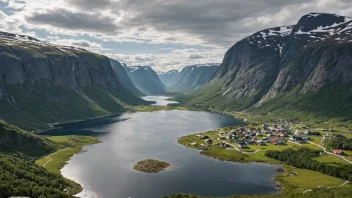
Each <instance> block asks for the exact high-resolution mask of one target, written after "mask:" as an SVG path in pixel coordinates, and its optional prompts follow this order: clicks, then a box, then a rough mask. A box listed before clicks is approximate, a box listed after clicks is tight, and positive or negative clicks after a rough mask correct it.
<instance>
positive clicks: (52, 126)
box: [33, 112, 127, 135]
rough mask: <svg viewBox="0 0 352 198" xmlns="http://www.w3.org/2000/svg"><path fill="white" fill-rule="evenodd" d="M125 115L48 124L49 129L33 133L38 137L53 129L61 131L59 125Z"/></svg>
mask: <svg viewBox="0 0 352 198" xmlns="http://www.w3.org/2000/svg"><path fill="white" fill-rule="evenodd" d="M124 113H127V112H124ZM124 113H117V114H111V115H104V116H98V117H92V118H88V119H82V120H72V121H67V122H57V123H48V126H49V127H50V128H49V129H41V130H39V131H33V133H34V134H37V135H41V133H45V132H48V131H51V130H53V129H59V128H60V127H58V125H64V124H74V123H79V122H88V121H92V120H95V119H103V118H108V117H115V116H119V115H122V114H124Z"/></svg>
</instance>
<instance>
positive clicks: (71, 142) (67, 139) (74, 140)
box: [35, 136, 99, 173]
mask: <svg viewBox="0 0 352 198" xmlns="http://www.w3.org/2000/svg"><path fill="white" fill-rule="evenodd" d="M49 139H50V140H52V141H54V142H60V143H62V144H64V145H66V146H67V147H66V148H64V149H62V150H59V151H57V152H55V153H53V154H51V155H49V156H46V157H42V158H40V159H38V160H36V161H35V163H36V164H37V165H38V166H44V165H45V166H44V168H46V169H47V170H49V171H51V172H56V173H60V169H61V168H63V167H64V166H65V164H66V161H68V160H69V159H70V158H71V157H72V156H73V155H74V154H76V153H78V152H80V151H81V150H82V147H83V146H86V145H90V144H96V143H99V140H98V139H97V138H94V137H88V136H55V137H49Z"/></svg>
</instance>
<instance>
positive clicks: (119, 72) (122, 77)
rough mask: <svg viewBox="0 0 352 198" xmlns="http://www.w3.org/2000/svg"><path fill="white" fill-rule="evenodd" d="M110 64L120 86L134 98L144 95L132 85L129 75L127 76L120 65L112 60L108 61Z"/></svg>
mask: <svg viewBox="0 0 352 198" xmlns="http://www.w3.org/2000/svg"><path fill="white" fill-rule="evenodd" d="M110 64H111V67H112V69H113V70H114V72H115V74H116V76H117V78H118V79H119V81H120V83H121V85H122V86H123V87H124V88H126V89H127V90H129V91H131V92H132V93H133V94H134V95H136V96H144V94H143V93H142V92H141V91H140V90H139V89H137V88H136V87H135V86H134V85H133V83H132V81H131V79H130V77H129V75H128V74H127V72H126V70H125V68H124V67H123V66H122V65H121V63H119V62H118V61H116V60H114V59H110Z"/></svg>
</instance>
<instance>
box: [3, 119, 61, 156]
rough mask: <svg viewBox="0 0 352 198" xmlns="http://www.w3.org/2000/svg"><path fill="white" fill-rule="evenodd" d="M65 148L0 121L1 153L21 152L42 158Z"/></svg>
mask: <svg viewBox="0 0 352 198" xmlns="http://www.w3.org/2000/svg"><path fill="white" fill-rule="evenodd" d="M63 147H64V146H63V145H59V144H58V143H56V142H53V141H50V140H49V139H46V138H44V137H41V136H38V135H35V134H33V133H29V132H27V131H24V130H22V129H19V128H17V127H15V126H13V125H10V124H8V123H6V122H5V121H3V120H0V153H4V152H5V153H17V152H20V153H23V154H27V155H29V156H42V155H44V154H48V153H51V152H53V151H56V150H58V149H59V148H63Z"/></svg>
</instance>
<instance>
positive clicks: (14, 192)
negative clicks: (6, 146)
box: [0, 154, 80, 198]
mask: <svg viewBox="0 0 352 198" xmlns="http://www.w3.org/2000/svg"><path fill="white" fill-rule="evenodd" d="M77 188H80V187H79V186H77V184H74V183H73V182H71V181H69V180H67V179H65V178H63V177H62V176H61V175H59V174H55V173H51V172H49V171H47V170H46V169H44V168H43V167H40V166H37V165H35V164H34V161H32V160H28V159H23V158H22V157H18V156H11V155H5V154H0V197H1V198H2V197H11V196H26V197H32V198H36V197H55V198H66V197H72V196H70V195H68V194H69V192H70V191H77Z"/></svg>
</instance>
